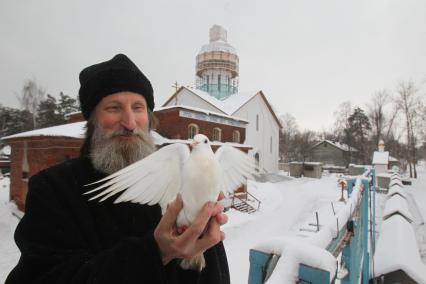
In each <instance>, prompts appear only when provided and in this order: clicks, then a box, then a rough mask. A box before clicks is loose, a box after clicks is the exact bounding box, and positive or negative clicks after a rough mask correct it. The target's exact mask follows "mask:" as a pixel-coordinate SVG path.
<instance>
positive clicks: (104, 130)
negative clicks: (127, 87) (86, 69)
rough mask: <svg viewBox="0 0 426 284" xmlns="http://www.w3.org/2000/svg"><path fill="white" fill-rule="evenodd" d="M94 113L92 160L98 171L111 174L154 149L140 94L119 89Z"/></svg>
mask: <svg viewBox="0 0 426 284" xmlns="http://www.w3.org/2000/svg"><path fill="white" fill-rule="evenodd" d="M93 115H94V117H93V118H94V119H93V120H92V121H90V122H89V123H93V125H94V132H93V135H92V137H91V159H92V162H93V166H94V167H95V168H96V169H97V170H99V171H102V172H105V173H108V174H111V173H114V172H116V171H118V170H120V169H122V168H124V167H126V166H128V165H130V164H132V163H134V162H136V161H138V160H140V159H143V158H144V157H146V156H147V155H149V154H151V153H152V152H153V151H155V146H154V143H153V142H152V137H151V135H150V134H149V118H148V109H147V106H146V101H145V98H144V97H142V96H141V95H138V94H135V93H132V92H120V93H115V94H112V95H109V96H107V97H104V98H103V99H102V100H101V101H100V102H99V103H98V105H97V106H96V108H95V112H94V114H93Z"/></svg>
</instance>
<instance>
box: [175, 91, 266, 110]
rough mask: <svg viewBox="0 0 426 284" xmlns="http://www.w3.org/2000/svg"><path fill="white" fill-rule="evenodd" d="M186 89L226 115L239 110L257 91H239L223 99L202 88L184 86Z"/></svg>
mask: <svg viewBox="0 0 426 284" xmlns="http://www.w3.org/2000/svg"><path fill="white" fill-rule="evenodd" d="M183 88H185V89H187V90H188V91H190V92H192V93H194V94H195V95H197V96H199V97H200V98H201V99H203V100H205V101H206V102H208V103H210V104H211V105H213V106H214V107H216V108H218V109H220V110H221V111H223V112H224V113H225V114H227V115H232V114H234V113H235V112H236V111H237V110H239V109H240V108H241V107H242V106H243V105H245V104H246V103H247V102H248V101H249V100H251V99H252V98H253V97H254V96H255V95H257V94H258V92H255V91H253V92H240V93H237V94H234V95H232V96H229V97H227V98H226V99H224V100H218V99H216V98H215V97H213V96H211V95H210V94H209V93H207V92H204V91H202V90H198V89H195V88H186V87H183Z"/></svg>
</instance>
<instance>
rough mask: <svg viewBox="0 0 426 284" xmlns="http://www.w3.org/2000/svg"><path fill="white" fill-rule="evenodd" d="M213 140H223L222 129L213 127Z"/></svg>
mask: <svg viewBox="0 0 426 284" xmlns="http://www.w3.org/2000/svg"><path fill="white" fill-rule="evenodd" d="M212 140H213V141H221V140H222V129H220V128H218V127H215V128H213V139H212Z"/></svg>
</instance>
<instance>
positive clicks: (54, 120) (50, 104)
mask: <svg viewBox="0 0 426 284" xmlns="http://www.w3.org/2000/svg"><path fill="white" fill-rule="evenodd" d="M58 109H59V108H58V105H57V103H56V99H55V97H53V96H51V95H49V94H48V95H47V99H45V100H43V101H41V103H40V104H39V107H38V110H37V126H38V127H39V128H43V127H49V126H54V125H59V124H64V123H66V120H65V117H64V116H63V115H62V114H61V113H60V112H59V111H58Z"/></svg>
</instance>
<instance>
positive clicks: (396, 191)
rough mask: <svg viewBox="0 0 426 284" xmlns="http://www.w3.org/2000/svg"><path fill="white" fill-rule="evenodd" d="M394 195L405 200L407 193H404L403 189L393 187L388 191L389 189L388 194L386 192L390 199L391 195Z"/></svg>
mask: <svg viewBox="0 0 426 284" xmlns="http://www.w3.org/2000/svg"><path fill="white" fill-rule="evenodd" d="M395 194H399V195H401V196H402V197H404V198H407V193H405V189H403V188H400V187H399V186H393V187H391V188H390V189H389V192H388V194H387V195H388V196H389V197H391V196H392V195H395Z"/></svg>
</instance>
